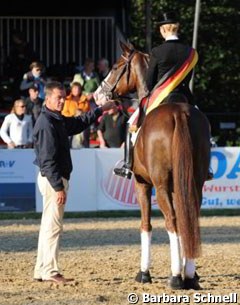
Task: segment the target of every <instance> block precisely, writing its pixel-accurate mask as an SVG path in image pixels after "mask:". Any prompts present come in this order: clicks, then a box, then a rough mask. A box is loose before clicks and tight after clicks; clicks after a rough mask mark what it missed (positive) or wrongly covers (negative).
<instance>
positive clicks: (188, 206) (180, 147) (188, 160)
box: [172, 111, 201, 259]
mask: <svg viewBox="0 0 240 305" xmlns="http://www.w3.org/2000/svg"><path fill="white" fill-rule="evenodd" d="M192 149H193V147H192V140H191V136H190V132H189V126H188V122H187V113H186V112H183V111H181V112H180V113H179V112H178V113H176V114H175V129H174V134H173V143H172V158H173V187H174V198H173V200H174V209H175V213H176V220H177V221H176V222H177V230H178V234H179V235H180V238H181V244H182V249H183V255H184V257H186V258H189V259H191V258H192V259H193V258H196V257H198V256H199V255H200V246H201V240H200V228H199V219H198V217H199V206H200V205H199V196H198V192H197V188H196V184H195V179H194V169H193V150H192Z"/></svg>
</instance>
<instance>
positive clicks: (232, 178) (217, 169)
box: [202, 147, 240, 209]
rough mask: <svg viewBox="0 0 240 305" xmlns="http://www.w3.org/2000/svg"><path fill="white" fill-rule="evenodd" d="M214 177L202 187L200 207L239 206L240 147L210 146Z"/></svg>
mask: <svg viewBox="0 0 240 305" xmlns="http://www.w3.org/2000/svg"><path fill="white" fill-rule="evenodd" d="M211 166H212V169H213V172H214V179H213V180H211V181H207V182H205V184H204V187H203V201H202V208H214V209H216V208H220V209H221V208H226V209H228V208H240V149H239V147H225V148H212V151H211Z"/></svg>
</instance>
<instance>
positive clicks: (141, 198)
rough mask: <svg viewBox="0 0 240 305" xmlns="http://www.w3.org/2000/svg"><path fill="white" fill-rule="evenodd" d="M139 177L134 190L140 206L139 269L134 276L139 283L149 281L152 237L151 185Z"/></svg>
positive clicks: (150, 280)
mask: <svg viewBox="0 0 240 305" xmlns="http://www.w3.org/2000/svg"><path fill="white" fill-rule="evenodd" d="M140 181H141V180H140V178H138V177H137V178H136V179H135V190H136V194H137V199H138V203H139V205H140V208H141V270H140V271H139V272H138V274H137V276H136V281H137V282H140V283H151V282H152V279H151V275H150V272H149V268H150V254H151V253H150V248H151V237H152V226H151V193H152V186H151V185H149V184H147V183H145V182H142V181H141V182H140Z"/></svg>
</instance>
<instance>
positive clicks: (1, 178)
mask: <svg viewBox="0 0 240 305" xmlns="http://www.w3.org/2000/svg"><path fill="white" fill-rule="evenodd" d="M33 160H34V152H33V150H32V149H1V150H0V211H34V210H35V201H36V200H35V176H36V173H35V167H34V165H33Z"/></svg>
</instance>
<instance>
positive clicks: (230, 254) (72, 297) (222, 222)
mask: <svg viewBox="0 0 240 305" xmlns="http://www.w3.org/2000/svg"><path fill="white" fill-rule="evenodd" d="M152 224H153V244H152V267H151V270H150V271H151V275H152V277H153V283H152V284H144V285H143V284H139V283H137V282H135V280H134V278H135V276H136V273H137V272H138V270H139V264H140V235H139V226H140V219H137V218H117V219H113V218H109V219H101V218H98V219H66V220H65V221H64V232H63V235H62V239H61V245H60V256H59V263H60V266H61V268H62V270H61V271H62V273H63V274H64V275H65V276H66V277H73V278H74V279H75V280H74V281H73V282H71V283H68V284H67V285H56V284H51V283H47V282H45V283H39V282H33V281H32V276H33V267H34V264H35V259H36V249H37V239H38V230H39V225H40V220H4V221H0V305H14V304H17V305H30V304H31V305H53V304H54V305H55V304H57V305H65V304H66V305H81V304H84V305H88V304H91V305H95V304H96V305H97V304H104V305H105V304H109V305H122V304H124V305H125V304H130V303H129V302H128V300H127V297H128V295H129V294H130V293H135V294H137V295H138V297H139V302H138V303H136V304H143V299H142V296H143V294H151V295H153V296H154V295H155V296H159V295H163V293H165V294H167V295H169V296H173V295H175V296H176V295H177V296H183V295H184V296H189V298H190V302H187V301H185V302H182V304H195V299H194V293H195V292H194V291H192V290H191V291H184V290H182V291H175V292H174V291H171V290H170V289H169V288H168V287H167V284H166V282H167V278H168V276H169V274H170V260H169V244H168V236H167V233H166V231H165V229H164V221H163V219H162V218H157V217H156V218H153V221H152ZM201 232H202V256H201V258H199V259H198V260H197V266H198V273H199V275H200V277H201V278H200V284H201V286H202V288H203V289H202V290H201V291H200V293H201V295H205V294H207V293H210V294H211V295H213V296H215V295H221V296H223V295H225V294H229V293H236V294H237V303H234V304H240V217H202V218H201ZM152 300H153V301H154V299H152ZM204 300H205V299H204ZM155 301H156V299H155ZM172 301H174V300H173V299H172ZM144 303H146V302H144ZM152 303H153V302H152ZM155 303H157V302H155ZM158 303H160V302H158ZM161 303H164V302H163V301H161ZM165 303H166V302H165ZM172 303H173V304H175V303H176V302H175V303H174V302H172ZM179 303H180V302H179ZM150 304H151V303H150ZM168 304H171V302H168ZM199 304H203V302H202V303H199ZM204 304H210V303H209V302H207V303H204ZM211 304H212V303H211ZM222 304H226V303H224V302H223V303H222Z"/></svg>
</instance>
